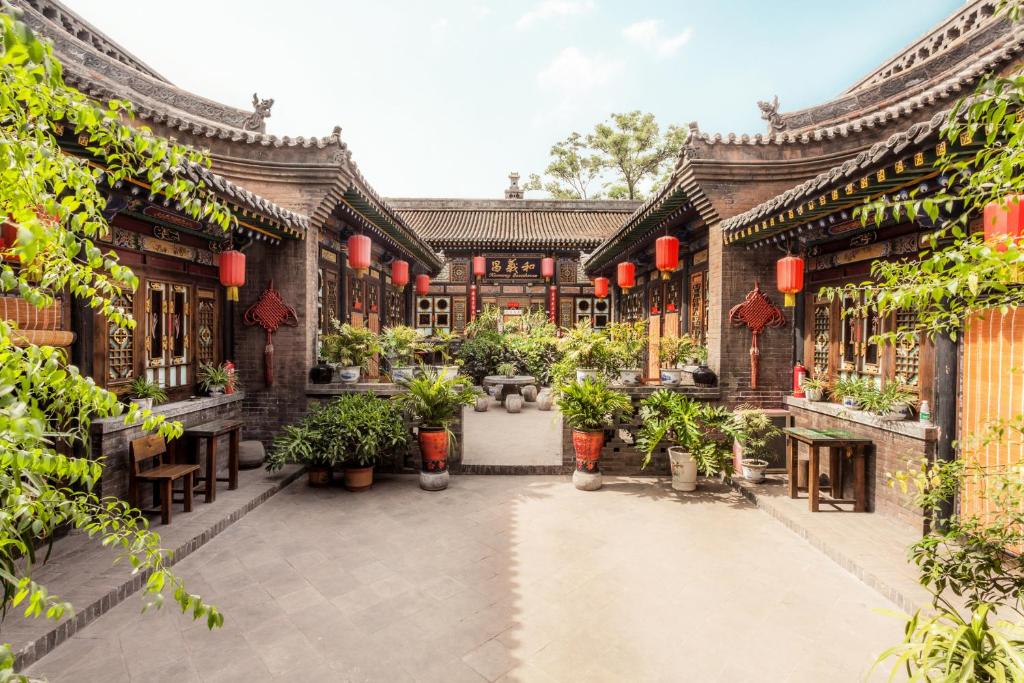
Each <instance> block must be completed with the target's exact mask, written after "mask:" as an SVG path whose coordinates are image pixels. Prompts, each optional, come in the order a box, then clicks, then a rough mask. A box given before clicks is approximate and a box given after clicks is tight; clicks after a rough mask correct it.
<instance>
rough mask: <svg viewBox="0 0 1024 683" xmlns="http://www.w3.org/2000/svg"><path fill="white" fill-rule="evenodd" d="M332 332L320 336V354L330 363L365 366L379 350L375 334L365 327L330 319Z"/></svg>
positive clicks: (343, 365) (344, 365) (345, 365)
mask: <svg viewBox="0 0 1024 683" xmlns="http://www.w3.org/2000/svg"><path fill="white" fill-rule="evenodd" d="M331 327H332V328H333V330H334V331H333V332H331V333H329V334H325V335H324V336H323V337H322V338H321V344H322V346H321V351H320V354H321V355H322V356H323V357H324V358H325V359H326V360H327V361H328V362H330V363H336V364H338V365H340V366H342V367H360V368H364V369H365V368H366V366H367V364H368V363H369V362H370V359H371V358H373V356H374V355H375V354H377V353H379V352H380V343H379V341H378V339H377V335H376V334H374V333H373V332H372V331H371V330H370V329H369V328H367V327H355V326H354V325H349V324H348V323H341V322H339V321H337V320H332V321H331Z"/></svg>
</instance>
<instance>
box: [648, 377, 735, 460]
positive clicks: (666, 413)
mask: <svg viewBox="0 0 1024 683" xmlns="http://www.w3.org/2000/svg"><path fill="white" fill-rule="evenodd" d="M640 420H641V427H640V431H639V433H638V434H637V448H639V449H640V451H641V452H642V453H643V454H644V461H643V466H644V467H646V466H647V465H648V464H650V461H651V458H652V457H653V455H654V451H655V450H657V449H658V447H659V446H660V445H661V443H662V442H663V441H665V440H666V439H667V440H669V441H672V442H674V443H675V444H676V445H677V446H679V447H680V448H682V449H683V450H684V451H687V452H688V453H690V455H691V457H693V459H694V460H696V461H697V469H698V471H700V473H701V474H703V475H704V476H706V477H710V476H714V475H716V474H718V473H720V472H722V473H725V474H726V475H731V474H732V469H733V468H732V442H733V440H734V439H742V438H743V431H742V425H741V424H740V423H739V422H737V420H736V418H735V416H734V415H733V414H732V413H730V412H729V411H728V410H727V409H725V408H723V407H721V406H713V405H711V404H710V403H705V402H703V401H695V400H693V399H691V398H690V397H688V396H686V395H685V394H680V393H677V392H672V391H667V390H665V389H659V390H658V391H656V392H654V393H653V394H651V395H650V396H648V397H647V398H646V399H644V401H643V402H642V403H641V404H640Z"/></svg>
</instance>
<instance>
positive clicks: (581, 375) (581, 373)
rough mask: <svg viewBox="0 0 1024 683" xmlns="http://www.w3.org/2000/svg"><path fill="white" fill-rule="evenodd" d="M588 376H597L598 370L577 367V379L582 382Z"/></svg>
mask: <svg viewBox="0 0 1024 683" xmlns="http://www.w3.org/2000/svg"><path fill="white" fill-rule="evenodd" d="M587 377H593V378H595V379H596V378H597V370H596V369H594V368H576V381H577V382H582V381H583V380H585V379H586V378H587Z"/></svg>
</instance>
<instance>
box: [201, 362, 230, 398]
mask: <svg viewBox="0 0 1024 683" xmlns="http://www.w3.org/2000/svg"><path fill="white" fill-rule="evenodd" d="M197 376H198V379H199V386H200V387H201V388H202V389H203V391H205V392H206V393H207V394H209V395H210V396H219V395H220V394H223V393H224V387H226V386H227V385H228V382H230V381H231V375H230V374H229V373H228V369H227V368H226V367H224V365H202V366H200V368H199V372H198V373H197Z"/></svg>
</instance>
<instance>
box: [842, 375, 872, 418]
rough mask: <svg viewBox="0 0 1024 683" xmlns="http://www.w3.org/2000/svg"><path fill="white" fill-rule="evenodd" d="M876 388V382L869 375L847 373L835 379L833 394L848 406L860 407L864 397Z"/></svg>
mask: <svg viewBox="0 0 1024 683" xmlns="http://www.w3.org/2000/svg"><path fill="white" fill-rule="evenodd" d="M874 389H875V383H874V382H873V381H872V380H871V379H870V378H868V377H861V376H859V375H847V376H846V377H840V378H839V379H837V380H836V381H835V384H834V385H833V387H832V395H833V396H834V397H836V398H838V399H839V400H840V401H842V403H843V406H844V407H846V408H853V409H855V410H857V409H860V407H861V400H862V399H863V397H864V396H865V395H866V394H868V393H870V392H871V391H872V390H874Z"/></svg>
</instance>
